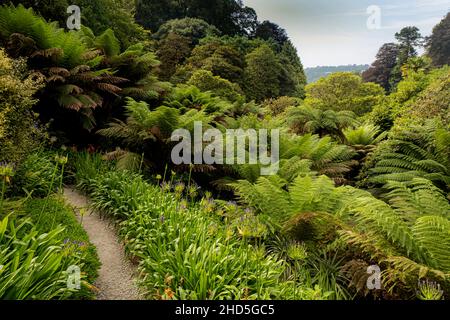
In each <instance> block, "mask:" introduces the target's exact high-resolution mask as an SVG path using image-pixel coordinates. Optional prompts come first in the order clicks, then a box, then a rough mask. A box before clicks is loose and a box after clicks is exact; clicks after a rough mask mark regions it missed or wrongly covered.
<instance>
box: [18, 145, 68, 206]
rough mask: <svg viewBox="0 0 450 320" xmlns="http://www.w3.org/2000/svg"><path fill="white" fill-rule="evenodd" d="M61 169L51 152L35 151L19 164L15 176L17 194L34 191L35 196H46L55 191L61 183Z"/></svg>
mask: <svg viewBox="0 0 450 320" xmlns="http://www.w3.org/2000/svg"><path fill="white" fill-rule="evenodd" d="M60 174H61V172H60V169H59V166H58V165H57V164H56V163H55V159H54V156H52V155H51V154H50V153H43V152H38V153H33V154H31V155H30V156H29V157H28V158H26V159H25V161H24V162H23V163H22V164H20V165H19V167H18V169H17V172H16V175H15V177H14V190H15V194H16V195H20V194H24V191H26V192H32V194H33V196H35V197H45V196H47V195H48V194H50V193H52V192H55V191H56V190H57V186H58V184H59V179H60Z"/></svg>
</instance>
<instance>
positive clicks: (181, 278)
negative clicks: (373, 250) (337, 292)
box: [91, 171, 313, 300]
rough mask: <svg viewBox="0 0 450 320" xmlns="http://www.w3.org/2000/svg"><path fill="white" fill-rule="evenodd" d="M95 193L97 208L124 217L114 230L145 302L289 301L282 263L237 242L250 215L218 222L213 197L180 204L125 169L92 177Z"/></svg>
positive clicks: (302, 290)
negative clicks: (138, 274)
mask: <svg viewBox="0 0 450 320" xmlns="http://www.w3.org/2000/svg"><path fill="white" fill-rule="evenodd" d="M92 190H93V192H92V193H91V196H92V198H93V202H94V206H95V207H96V208H98V209H100V210H102V211H103V212H105V213H108V214H112V215H114V216H115V217H116V218H119V219H125V220H123V222H122V223H121V224H120V230H119V232H120V235H121V236H122V237H123V239H124V240H125V243H126V249H127V250H128V251H129V252H130V253H131V254H132V255H133V256H136V257H137V258H139V268H140V269H141V271H142V278H141V284H142V285H143V287H144V288H145V289H146V292H147V295H148V297H152V298H157V299H211V300H213V299H214V300H215V299H239V298H241V299H257V298H266V299H268V298H272V299H277V298H278V299H279V298H281V297H283V298H285V299H288V298H290V297H292V296H291V294H289V289H288V288H289V284H290V283H289V282H283V281H281V282H280V278H281V276H282V273H283V270H284V268H285V264H284V262H283V261H282V260H277V259H276V258H275V257H273V256H272V255H267V254H265V253H264V250H263V248H262V247H260V248H257V247H253V246H252V245H251V244H250V242H249V241H248V240H247V241H246V240H245V238H244V239H241V238H240V237H246V236H245V235H246V234H247V233H246V231H245V230H246V229H245V227H244V226H245V224H244V222H245V220H246V219H251V217H250V216H246V217H243V220H239V218H235V219H233V220H230V221H229V222H228V223H226V222H223V221H221V220H220V219H218V217H217V215H214V214H213V212H214V211H215V209H214V207H215V205H214V202H213V200H212V199H203V200H202V201H201V202H200V203H187V202H186V203H185V205H182V202H183V201H184V200H182V199H180V194H179V193H175V194H171V193H168V192H167V191H165V190H166V189H165V188H164V187H163V188H162V189H160V188H158V187H153V186H150V185H149V184H148V183H146V182H144V181H143V180H142V178H141V177H140V176H138V175H133V174H131V173H129V172H126V171H124V172H112V173H110V174H106V175H101V176H97V178H96V179H95V181H92ZM233 221H235V222H236V224H234V222H233ZM239 221H241V222H239ZM252 221H254V220H253V219H252ZM262 275H264V277H262ZM298 291H299V297H300V298H302V297H303V298H311V297H312V296H313V294H312V292H311V291H312V289H309V288H306V287H302V286H299V287H298Z"/></svg>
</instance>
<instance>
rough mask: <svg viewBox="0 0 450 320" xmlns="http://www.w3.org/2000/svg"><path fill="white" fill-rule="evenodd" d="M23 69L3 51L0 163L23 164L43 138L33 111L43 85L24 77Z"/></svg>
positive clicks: (0, 51)
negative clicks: (35, 95) (36, 94)
mask: <svg viewBox="0 0 450 320" xmlns="http://www.w3.org/2000/svg"><path fill="white" fill-rule="evenodd" d="M23 69H24V63H22V62H20V61H13V60H12V59H10V58H8V57H7V56H6V54H5V52H4V51H3V49H0V146H1V148H0V162H3V161H7V162H15V163H17V162H20V161H21V160H22V159H23V158H24V157H25V156H26V155H27V154H28V153H29V152H30V151H32V150H33V149H35V148H36V147H37V146H38V144H39V142H38V140H39V139H38V138H42V137H43V133H42V132H41V130H40V129H39V128H38V125H37V117H36V115H35V114H34V113H33V112H32V110H31V109H32V107H33V105H34V104H35V103H36V100H35V99H34V98H33V95H34V93H35V92H36V91H37V90H38V89H39V88H40V81H36V80H35V79H32V78H30V77H27V76H26V75H24V72H23V71H22V70H23Z"/></svg>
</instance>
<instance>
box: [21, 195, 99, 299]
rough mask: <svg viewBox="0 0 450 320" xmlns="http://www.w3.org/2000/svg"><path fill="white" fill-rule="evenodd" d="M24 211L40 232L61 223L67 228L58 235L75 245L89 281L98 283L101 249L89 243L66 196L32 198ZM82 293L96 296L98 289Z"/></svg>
mask: <svg viewBox="0 0 450 320" xmlns="http://www.w3.org/2000/svg"><path fill="white" fill-rule="evenodd" d="M23 210H24V214H25V215H26V217H29V218H31V220H32V222H33V224H34V225H35V227H36V228H37V229H38V230H39V232H42V233H48V232H51V231H52V230H53V229H54V228H56V227H57V226H63V227H64V228H63V230H62V231H61V232H60V233H59V234H58V239H59V240H60V242H62V243H64V244H65V245H66V246H67V247H69V246H73V247H74V248H72V249H75V250H76V251H77V253H80V260H81V262H82V263H83V264H84V268H83V270H82V272H83V273H85V274H86V281H87V282H88V283H94V281H95V279H96V278H97V276H98V272H97V270H98V269H99V268H100V261H99V259H98V256H97V250H96V248H95V247H94V245H92V244H91V243H90V242H89V237H88V235H87V234H86V231H84V229H83V227H82V226H81V225H80V223H79V221H78V220H77V218H76V217H75V215H74V212H73V209H72V208H70V207H69V206H68V205H66V204H65V203H64V200H63V199H62V198H60V197H58V196H51V197H50V198H49V199H31V200H28V201H27V202H26V203H25V205H24V208H23ZM78 295H81V296H83V295H85V296H90V297H93V295H94V292H93V291H92V290H86V288H85V289H84V290H83V292H81V293H78Z"/></svg>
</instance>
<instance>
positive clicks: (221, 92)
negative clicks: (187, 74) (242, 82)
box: [187, 70, 243, 102]
mask: <svg viewBox="0 0 450 320" xmlns="http://www.w3.org/2000/svg"><path fill="white" fill-rule="evenodd" d="M187 85H190V86H195V87H197V88H199V89H200V90H201V91H211V92H213V93H214V94H215V95H216V96H219V97H221V98H224V99H227V100H229V101H231V102H235V101H237V100H242V99H243V98H242V94H243V92H242V90H241V88H240V87H239V85H237V84H235V83H231V82H230V81H228V80H226V79H223V78H221V77H219V76H214V75H213V74H212V73H211V72H210V71H206V70H198V71H196V72H194V73H193V74H192V76H191V78H190V79H189V81H188V82H187Z"/></svg>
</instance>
